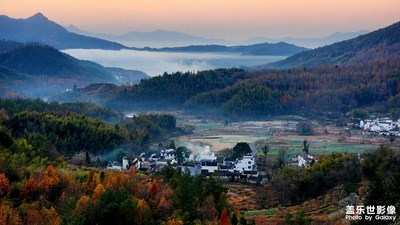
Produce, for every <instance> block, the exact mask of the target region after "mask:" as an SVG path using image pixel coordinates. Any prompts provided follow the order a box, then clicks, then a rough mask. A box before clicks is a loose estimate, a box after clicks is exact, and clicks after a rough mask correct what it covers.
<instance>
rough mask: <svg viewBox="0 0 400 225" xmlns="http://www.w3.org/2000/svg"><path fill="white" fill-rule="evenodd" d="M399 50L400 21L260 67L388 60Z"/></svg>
mask: <svg viewBox="0 0 400 225" xmlns="http://www.w3.org/2000/svg"><path fill="white" fill-rule="evenodd" d="M399 53H400V22H398V23H395V24H393V25H391V26H388V27H386V28H382V29H379V30H376V31H374V32H371V33H368V34H364V35H361V36H359V37H357V38H353V39H350V40H347V41H342V42H338V43H335V44H332V45H328V46H325V47H320V48H317V49H314V50H311V51H305V52H301V53H299V54H296V55H293V56H290V57H288V58H286V59H284V60H282V61H279V62H275V63H271V64H267V65H264V66H262V67H259V68H271V67H273V68H291V67H315V66H322V65H328V64H344V63H365V62H368V61H373V60H379V59H381V60H385V59H387V58H389V57H392V56H394V55H399Z"/></svg>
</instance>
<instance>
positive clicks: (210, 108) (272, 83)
mask: <svg viewBox="0 0 400 225" xmlns="http://www.w3.org/2000/svg"><path fill="white" fill-rule="evenodd" d="M399 60H400V56H396V57H392V58H391V59H385V60H379V59H377V60H375V61H371V62H368V63H363V64H356V63H353V64H346V65H342V66H337V65H329V66H323V67H315V68H309V69H308V68H297V69H289V70H259V71H252V72H249V71H242V70H236V69H232V70H225V69H219V70H211V71H203V72H199V73H198V74H191V73H179V72H178V73H173V74H164V75H163V76H158V77H154V78H151V79H148V80H144V81H142V82H140V83H139V84H137V85H133V86H129V87H118V88H117V87H115V88H112V89H107V91H106V92H104V91H102V89H103V88H100V87H102V86H101V85H100V86H99V87H98V88H96V89H95V91H93V90H92V89H91V91H89V89H78V90H75V91H73V92H71V93H68V95H69V96H71V98H68V95H62V96H60V97H59V98H58V99H60V100H70V101H71V100H73V99H75V100H83V101H85V100H88V99H98V100H99V101H98V102H100V103H101V104H104V105H106V106H109V107H111V108H115V109H125V110H126V109H128V110H129V109H143V108H147V109H148V108H159V109H162V108H178V109H185V110H189V111H190V112H193V113H195V114H201V113H210V112H211V113H215V114H220V115H225V116H232V117H241V116H249V117H266V116H269V115H276V114H303V115H330V114H333V115H343V114H345V113H347V112H350V111H352V110H354V109H358V108H370V109H371V110H373V111H379V112H383V113H392V116H394V117H396V116H399V115H400V109H399V106H397V105H396V104H395V103H396V102H398V99H399V98H400V97H399V93H400V63H399V62H400V61H399ZM96 90H97V91H96Z"/></svg>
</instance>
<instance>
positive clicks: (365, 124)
mask: <svg viewBox="0 0 400 225" xmlns="http://www.w3.org/2000/svg"><path fill="white" fill-rule="evenodd" d="M360 128H361V129H363V130H366V131H368V132H373V133H376V134H379V135H390V134H393V135H396V136H400V132H399V131H400V130H399V128H400V120H397V122H395V121H393V120H391V119H389V118H376V119H369V120H361V121H360Z"/></svg>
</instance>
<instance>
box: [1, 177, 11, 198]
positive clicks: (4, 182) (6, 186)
mask: <svg viewBox="0 0 400 225" xmlns="http://www.w3.org/2000/svg"><path fill="white" fill-rule="evenodd" d="M9 192H10V182H9V181H8V179H7V177H6V175H5V174H4V173H0V198H1V197H3V196H5V195H7V194H8V193H9Z"/></svg>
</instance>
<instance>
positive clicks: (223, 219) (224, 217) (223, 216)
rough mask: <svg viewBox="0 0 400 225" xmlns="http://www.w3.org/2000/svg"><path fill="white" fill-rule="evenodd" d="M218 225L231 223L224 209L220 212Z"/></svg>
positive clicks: (229, 224)
mask: <svg viewBox="0 0 400 225" xmlns="http://www.w3.org/2000/svg"><path fill="white" fill-rule="evenodd" d="M219 225H231V221H230V220H229V215H228V211H227V210H226V208H224V210H222V214H221V219H220V220H219Z"/></svg>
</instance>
